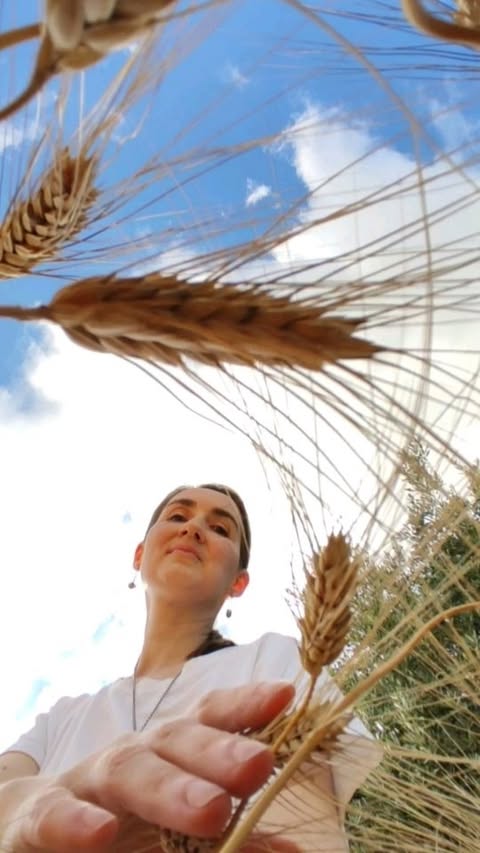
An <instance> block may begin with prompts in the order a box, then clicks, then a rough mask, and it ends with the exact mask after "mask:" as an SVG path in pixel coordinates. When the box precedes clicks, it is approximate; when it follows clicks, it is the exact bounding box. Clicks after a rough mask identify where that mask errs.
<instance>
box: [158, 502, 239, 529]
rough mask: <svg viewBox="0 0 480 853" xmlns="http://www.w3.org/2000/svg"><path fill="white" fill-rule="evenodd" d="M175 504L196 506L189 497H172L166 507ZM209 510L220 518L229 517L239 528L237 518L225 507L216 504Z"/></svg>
mask: <svg viewBox="0 0 480 853" xmlns="http://www.w3.org/2000/svg"><path fill="white" fill-rule="evenodd" d="M175 504H180V505H181V506H187V507H190V508H191V507H195V506H197V502H196V501H194V500H192V499H191V498H174V499H173V500H172V501H170V503H169V504H167V507H171V506H174V505H175ZM167 507H165V509H167ZM210 512H212V513H214V514H215V515H218V516H220V518H229V519H230V521H233V523H234V525H235V527H236V529H237V530H240V527H239V524H238V521H237V519H236V518H235V516H234V515H232V513H231V512H228V510H227V509H222V507H219V506H216V507H213V509H211V510H210Z"/></svg>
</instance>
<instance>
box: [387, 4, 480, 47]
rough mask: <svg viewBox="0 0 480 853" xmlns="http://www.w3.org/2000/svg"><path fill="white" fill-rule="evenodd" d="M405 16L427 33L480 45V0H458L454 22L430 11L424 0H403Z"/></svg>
mask: <svg viewBox="0 0 480 853" xmlns="http://www.w3.org/2000/svg"><path fill="white" fill-rule="evenodd" d="M402 8H403V11H404V14H405V17H406V18H407V20H408V21H410V23H411V24H413V26H414V27H416V28H417V29H419V30H420V31H421V32H423V33H425V34H426V35H429V36H433V37H434V38H439V39H443V40H444V41H448V42H452V43H457V44H464V45H470V46H471V47H477V48H478V47H480V5H479V3H478V0H458V11H457V12H456V13H455V15H454V16H453V23H450V21H446V20H443V19H440V18H437V17H435V15H432V14H430V12H428V11H427V10H426V9H425V7H424V5H423V3H422V0H402Z"/></svg>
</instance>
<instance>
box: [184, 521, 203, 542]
mask: <svg viewBox="0 0 480 853" xmlns="http://www.w3.org/2000/svg"><path fill="white" fill-rule="evenodd" d="M180 535H181V536H193V537H194V539H195V540H196V541H197V542H200V543H201V542H204V541H205V534H204V531H203V529H202V525H201V523H200V522H199V521H197V520H196V519H195V518H189V519H188V521H186V522H185V523H184V524H183V526H182V530H181V534H180Z"/></svg>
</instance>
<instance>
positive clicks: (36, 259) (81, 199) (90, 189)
mask: <svg viewBox="0 0 480 853" xmlns="http://www.w3.org/2000/svg"><path fill="white" fill-rule="evenodd" d="M96 169H97V161H96V159H95V158H94V157H87V156H85V155H83V154H80V155H78V156H77V157H73V156H72V155H71V154H70V152H69V150H68V149H64V150H63V151H61V152H60V153H59V155H58V156H57V158H56V160H55V162H54V164H53V165H52V166H51V168H50V169H49V170H48V171H47V172H46V174H44V175H43V176H42V177H41V179H40V181H39V183H38V185H37V188H36V189H35V190H34V191H33V192H32V194H31V195H30V196H29V197H28V198H26V199H25V200H23V201H18V202H16V203H15V205H14V207H13V208H12V209H11V210H10V212H9V213H8V215H7V217H6V219H5V221H4V222H3V223H2V224H1V225H0V279H8V278H18V277H19V276H23V275H28V274H29V273H30V272H31V271H32V270H33V268H34V267H35V266H37V265H38V264H40V263H42V262H44V261H48V260H53V259H54V258H55V257H56V256H57V255H58V254H59V252H60V251H61V249H62V247H63V246H65V245H66V244H67V243H68V242H69V241H70V240H71V239H72V238H73V237H74V236H75V235H76V234H78V233H79V232H80V231H81V230H82V229H83V228H84V227H85V225H86V224H87V222H88V215H89V211H90V209H91V207H92V205H93V203H94V202H95V200H96V198H97V191H96V189H95V186H94V179H95V175H96Z"/></svg>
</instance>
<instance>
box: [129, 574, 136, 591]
mask: <svg viewBox="0 0 480 853" xmlns="http://www.w3.org/2000/svg"><path fill="white" fill-rule="evenodd" d="M136 586H137V576H136V575H134V576H133V581H130V583H129V584H128V588H129V589H135V588H136Z"/></svg>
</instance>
